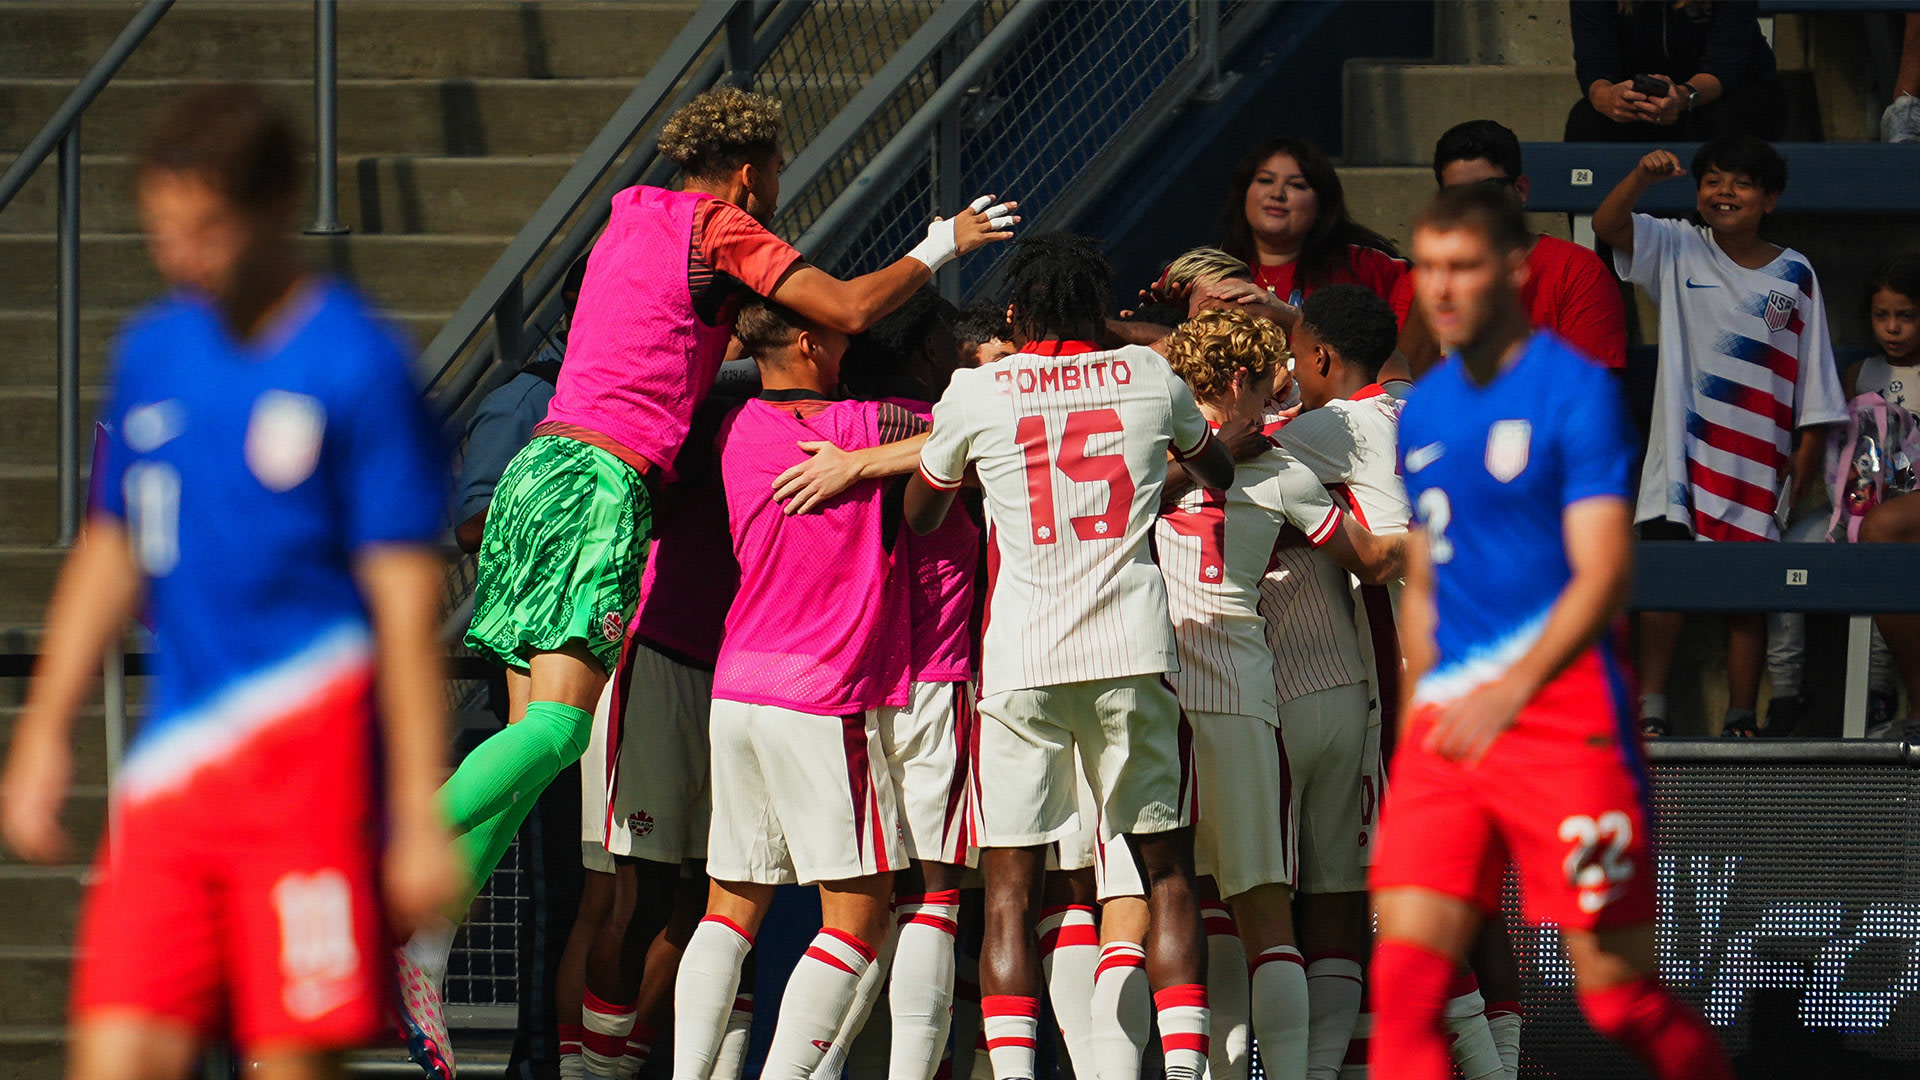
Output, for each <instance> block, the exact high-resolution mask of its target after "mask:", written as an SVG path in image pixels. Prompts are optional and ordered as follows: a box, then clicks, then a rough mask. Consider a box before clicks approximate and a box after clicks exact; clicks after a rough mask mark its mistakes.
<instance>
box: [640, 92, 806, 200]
mask: <svg viewBox="0 0 1920 1080" xmlns="http://www.w3.org/2000/svg"><path fill="white" fill-rule="evenodd" d="M780 112H781V105H780V99H779V98H775V97H769V96H767V95H766V94H755V93H750V92H748V91H746V90H741V89H739V88H737V87H732V86H723V87H720V88H718V89H714V90H709V91H707V92H706V93H704V94H701V95H700V96H699V97H697V98H694V99H693V100H692V101H689V102H687V103H686V104H685V105H683V106H681V108H680V111H679V112H676V113H674V114H673V115H672V116H671V117H669V118H668V119H667V123H666V126H665V127H663V128H661V129H660V156H661V157H664V158H666V159H667V160H668V161H671V162H673V163H674V164H675V165H678V166H680V169H681V171H683V172H685V173H686V174H687V175H688V176H690V177H692V178H693V179H695V180H717V179H719V178H720V177H723V176H725V175H727V174H728V173H730V172H732V171H733V170H735V169H737V168H739V167H740V166H742V165H745V164H747V163H748V162H754V163H763V162H765V161H767V160H768V159H769V158H771V157H772V156H773V155H774V154H775V153H776V152H777V151H778V150H779V149H780V136H781V134H782V133H783V132H784V131H785V124H784V122H783V121H782V120H781V118H780Z"/></svg>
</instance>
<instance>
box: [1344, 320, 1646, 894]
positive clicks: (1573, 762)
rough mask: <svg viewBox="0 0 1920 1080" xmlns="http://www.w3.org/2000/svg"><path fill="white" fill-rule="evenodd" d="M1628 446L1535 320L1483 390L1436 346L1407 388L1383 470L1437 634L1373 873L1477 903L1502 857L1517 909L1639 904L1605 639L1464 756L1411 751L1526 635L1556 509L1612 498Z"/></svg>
mask: <svg viewBox="0 0 1920 1080" xmlns="http://www.w3.org/2000/svg"><path fill="white" fill-rule="evenodd" d="M1632 458H1633V448H1632V445H1631V443H1630V442H1629V441H1628V435H1627V422H1626V412H1625V409H1624V407H1623V406H1622V402H1621V394H1620V390H1619V387H1618V385H1617V384H1616V382H1615V380H1614V377H1613V376H1612V375H1610V374H1608V373H1607V372H1606V371H1605V370H1604V369H1603V368H1601V367H1600V366H1599V364H1598V362H1596V361H1592V360H1589V359H1587V358H1586V357H1584V356H1582V355H1580V354H1579V353H1577V352H1575V351H1574V350H1573V349H1572V348H1571V347H1569V346H1568V345H1567V344H1566V343H1565V342H1562V341H1560V340H1559V339H1558V338H1556V337H1554V336H1553V335H1552V334H1551V333H1548V332H1546V331H1540V332H1537V333H1535V334H1534V335H1533V336H1532V337H1531V338H1530V339H1529V340H1528V341H1527V342H1526V344H1525V346H1524V347H1523V349H1522V351H1521V353H1520V355H1519V357H1518V358H1517V359H1515V360H1514V361H1513V363H1512V364H1510V365H1509V366H1508V367H1507V368H1506V369H1505V370H1502V371H1501V372H1499V373H1498V374H1497V375H1495V377H1494V379H1493V380H1492V382H1490V383H1488V384H1486V385H1484V386H1482V385H1479V384H1478V383H1476V382H1474V381H1473V379H1472V378H1471V377H1470V376H1469V375H1468V374H1467V371H1466V368H1465V366H1464V364H1463V363H1462V362H1461V360H1460V358H1459V357H1458V356H1451V357H1449V358H1448V359H1447V360H1446V362H1445V363H1444V364H1442V365H1441V366H1440V367H1438V368H1435V369H1434V370H1433V371H1432V372H1430V373H1429V374H1428V375H1427V376H1426V377H1425V378H1424V379H1422V380H1421V381H1420V383H1419V385H1418V386H1417V387H1416V388H1415V390H1414V392H1413V393H1412V394H1411V395H1410V396H1409V397H1408V399H1407V403H1406V407H1405V410H1404V411H1403V413H1402V414H1401V419H1400V461H1401V471H1402V473H1403V475H1404V476H1405V478H1406V484H1407V494H1408V496H1409V498H1410V500H1411V501H1412V503H1413V507H1414V520H1415V523H1416V525H1417V526H1418V527H1419V528H1420V529H1421V530H1422V531H1423V532H1424V534H1425V538H1426V544H1427V551H1428V554H1429V557H1430V561H1431V563H1432V576H1433V602H1434V608H1435V613H1436V625H1435V639H1436V640H1435V644H1436V645H1437V650H1436V658H1435V661H1434V664H1433V667H1432V669H1431V670H1429V671H1428V672H1427V673H1426V674H1425V675H1424V676H1422V678H1421V679H1420V682H1419V684H1418V685H1417V686H1416V687H1415V690H1414V695H1413V701H1414V706H1413V709H1412V710H1411V712H1412V715H1411V716H1410V717H1409V718H1408V725H1409V727H1408V730H1407V732H1406V735H1405V737H1404V738H1403V739H1402V740H1401V741H1400V749H1399V752H1398V753H1397V755H1396V756H1395V759H1394V763H1393V773H1392V791H1393V795H1392V797H1391V798H1389V799H1388V800H1387V803H1386V808H1385V812H1384V815H1383V820H1382V827H1381V846H1380V851H1379V853H1378V855H1377V856H1376V861H1375V863H1374V871H1373V887H1374V888H1375V889H1382V888H1394V887H1401V886H1416V887H1422V888H1428V889H1433V890H1435V891H1438V892H1441V893H1444V894H1447V895H1451V896H1455V897H1457V898H1459V899H1462V900H1465V901H1467V902H1469V903H1474V904H1477V905H1479V906H1481V907H1482V908H1483V909H1485V910H1488V911H1492V910H1496V909H1497V905H1498V902H1499V887H1500V876H1501V873H1502V872H1503V871H1504V869H1505V866H1506V863H1507V861H1508V859H1509V858H1511V859H1512V860H1513V861H1514V862H1515V863H1516V864H1517V866H1518V869H1519V871H1520V877H1521V882H1522V885H1523V887H1524V890H1525V894H1526V900H1527V905H1528V910H1529V913H1530V915H1529V917H1530V918H1533V919H1536V920H1548V921H1554V922H1559V923H1561V924H1562V925H1568V926H1572V927H1575V928H1579V929H1592V928H1596V927H1602V926H1623V925H1632V924H1635V923H1638V922H1644V921H1646V920H1648V919H1651V918H1652V916H1653V885H1652V880H1653V879H1652V874H1651V872H1650V871H1651V863H1650V862H1649V861H1648V858H1647V846H1646V840H1647V837H1646V815H1645V810H1644V780H1643V777H1644V770H1643V769H1642V767H1641V754H1640V746H1639V741H1638V739H1639V736H1638V733H1637V732H1636V731H1635V728H1634V724H1633V720H1632V714H1631V712H1630V710H1629V708H1628V702H1629V700H1630V698H1629V685H1628V676H1627V673H1626V671H1625V669H1624V668H1623V667H1622V666H1621V665H1620V663H1619V660H1618V657H1617V655H1616V648H1615V645H1614V643H1613V642H1612V641H1611V640H1608V639H1605V638H1603V640H1602V641H1601V642H1600V643H1599V644H1596V645H1595V646H1593V647H1592V648H1590V649H1588V650H1586V651H1585V652H1584V653H1583V654H1581V655H1580V656H1579V657H1578V658H1576V659H1575V660H1574V661H1573V662H1572V663H1571V664H1569V665H1568V666H1567V667H1566V669H1565V670H1563V671H1562V672H1561V673H1560V674H1559V675H1557V676H1555V677H1554V678H1553V679H1552V680H1551V681H1550V682H1549V683H1548V684H1547V685H1546V686H1545V687H1544V688H1542V689H1541V691H1540V692H1539V693H1538V694H1536V695H1535V696H1534V698H1533V699H1532V700H1531V701H1529V702H1528V703H1527V705H1526V706H1524V707H1523V708H1522V709H1521V711H1520V714H1519V718H1518V720H1517V721H1516V723H1515V724H1514V726H1513V727H1512V728H1510V729H1509V730H1507V731H1506V732H1505V733H1504V734H1502V735H1501V736H1500V737H1499V738H1498V739H1497V740H1496V741H1495V743H1494V745H1493V748H1492V749H1491V750H1490V751H1488V753H1487V755H1486V757H1485V758H1483V759H1482V760H1481V761H1480V762H1479V763H1478V764H1476V765H1473V766H1466V765H1463V764H1461V763H1459V762H1455V761H1449V760H1446V759H1443V758H1441V757H1439V756H1438V755H1436V754H1433V753H1430V752H1428V751H1427V750H1425V749H1423V748H1422V743H1423V741H1424V738H1425V735H1426V732H1427V729H1428V728H1429V727H1431V725H1432V724H1433V722H1434V720H1435V719H1436V717H1437V715H1438V714H1439V713H1440V711H1441V710H1443V709H1444V708H1445V707H1446V706H1447V705H1448V704H1449V703H1450V702H1453V701H1455V700H1456V699H1458V698H1460V697H1462V696H1464V695H1466V694H1467V693H1469V692H1470V691H1472V690H1473V689H1474V688H1475V687H1478V686H1481V685H1483V684H1486V683H1489V682H1492V681H1494V680H1496V679H1498V678H1500V677H1501V676H1502V675H1504V674H1505V673H1506V672H1507V671H1508V669H1510V668H1511V667H1512V666H1513V664H1514V663H1515V662H1516V661H1518V660H1519V659H1520V658H1521V657H1522V656H1523V655H1525V654H1526V652H1527V651H1528V650H1529V649H1530V648H1532V647H1533V645H1534V644H1535V643H1536V642H1538V641H1539V639H1540V636H1541V634H1542V633H1543V631H1544V630H1545V628H1546V623H1547V619H1548V614H1549V612H1550V610H1551V609H1552V608H1553V606H1554V604H1555V603H1556V602H1557V601H1558V600H1559V598H1560V595H1561V593H1562V592H1563V591H1564V590H1565V589H1566V587H1567V585H1568V583H1569V582H1570V581H1571V580H1572V570H1571V567H1570V565H1569V563H1568V560H1567V550H1566V542H1565V533H1564V530H1565V513H1566V511H1567V508H1569V507H1571V506H1573V505H1575V504H1576V503H1581V502H1584V501H1586V500H1590V499H1611V500H1618V501H1619V502H1620V503H1621V504H1622V505H1623V506H1624V505H1628V504H1630V500H1631V499H1632V487H1631V481H1630V478H1629V475H1628V474H1629V469H1630V467H1631V464H1632Z"/></svg>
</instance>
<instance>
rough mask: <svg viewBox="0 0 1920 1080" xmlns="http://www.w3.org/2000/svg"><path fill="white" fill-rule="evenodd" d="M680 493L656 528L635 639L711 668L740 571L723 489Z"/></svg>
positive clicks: (710, 487) (704, 486) (642, 584)
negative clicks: (729, 536)
mask: <svg viewBox="0 0 1920 1080" xmlns="http://www.w3.org/2000/svg"><path fill="white" fill-rule="evenodd" d="M709 430H711V429H709ZM680 490H681V491H682V493H681V495H680V497H679V499H678V500H677V501H676V502H675V503H674V506H673V510H672V511H671V512H670V513H667V514H665V515H662V516H661V517H660V518H658V519H657V521H658V524H657V525H656V526H655V527H654V534H653V549H652V550H651V551H650V552H648V554H647V569H646V572H645V574H644V575H643V576H642V578H641V580H640V608H639V610H638V611H636V612H635V613H634V616H633V633H634V635H635V636H636V637H638V638H639V639H640V640H642V641H644V642H646V643H647V644H649V645H653V646H656V647H659V648H664V649H668V650H671V651H672V652H676V653H679V654H680V655H681V656H683V657H685V658H687V659H688V660H692V661H695V662H696V663H699V664H700V665H702V666H704V667H709V668H710V667H712V666H713V663H714V660H715V659H716V658H717V657H718V656H719V655H720V633H721V628H722V627H723V626H724V625H725V623H726V620H727V607H728V605H729V604H731V603H732V602H733V591H734V587H735V585H736V584H737V583H738V582H739V580H740V568H739V567H737V566H735V565H734V563H733V550H732V549H731V548H730V547H729V546H728V543H727V504H726V500H725V498H724V497H723V496H722V495H721V494H720V485H719V484H718V483H709V484H698V485H694V486H692V487H691V488H689V487H688V486H687V485H684V484H683V485H681V488H680Z"/></svg>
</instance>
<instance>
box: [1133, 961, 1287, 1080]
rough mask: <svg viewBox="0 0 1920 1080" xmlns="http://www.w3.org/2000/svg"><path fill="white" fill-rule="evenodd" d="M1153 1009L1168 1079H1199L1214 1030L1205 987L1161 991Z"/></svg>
mask: <svg viewBox="0 0 1920 1080" xmlns="http://www.w3.org/2000/svg"><path fill="white" fill-rule="evenodd" d="M1153 1008H1154V1013H1155V1015H1156V1016H1157V1017H1158V1018H1159V1021H1160V1054H1161V1056H1162V1057H1163V1058H1165V1059H1166V1065H1165V1069H1166V1078H1167V1080H1200V1078H1201V1077H1202V1076H1203V1075H1204V1074H1205V1072H1206V1068H1207V1044H1208V1041H1209V1040H1208V1029H1209V1028H1210V1027H1211V1020H1210V1017H1209V1014H1208V1010H1207V987H1206V984H1204V983H1183V984H1181V985H1179V986H1169V987H1165V988H1163V989H1161V990H1158V991H1156V992H1155V993H1154V995H1153ZM1275 1075H1285V1074H1284V1073H1276V1074H1275Z"/></svg>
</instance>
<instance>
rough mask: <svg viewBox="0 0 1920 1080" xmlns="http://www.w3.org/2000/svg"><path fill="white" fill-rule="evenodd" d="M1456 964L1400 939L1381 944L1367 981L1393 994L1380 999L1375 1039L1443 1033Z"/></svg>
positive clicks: (1437, 953)
mask: <svg viewBox="0 0 1920 1080" xmlns="http://www.w3.org/2000/svg"><path fill="white" fill-rule="evenodd" d="M1455 966H1456V965H1455V964H1454V961H1453V960H1452V959H1450V958H1449V957H1448V956H1447V955H1446V954H1445V953H1442V952H1440V951H1438V950H1436V949H1432V948H1428V947H1427V946H1425V945H1420V944H1416V943H1414V942H1410V941H1401V940H1398V939H1391V938H1390V939H1387V940H1384V941H1382V942H1380V944H1379V946H1378V947H1376V948H1375V949H1374V952H1373V971H1372V973H1371V974H1370V975H1369V976H1368V978H1369V979H1370V980H1371V981H1372V982H1373V983H1374V984H1375V985H1376V986H1391V987H1394V988H1395V991H1394V993H1392V994H1391V995H1387V996H1386V997H1383V998H1382V999H1381V1006H1382V1007H1381V1008H1380V1009H1379V1010H1378V1013H1377V1015H1376V1016H1375V1018H1374V1030H1375V1035H1376V1036H1384V1037H1389V1038H1391V1037H1393V1036H1401V1037H1407V1036H1419V1035H1421V1034H1436V1033H1438V1032H1439V1031H1440V1027H1441V1018H1442V1017H1443V1016H1444V1014H1445V1012H1446V1004H1447V990H1448V988H1449V987H1451V986H1452V984H1453V974H1454V969H1455Z"/></svg>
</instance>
